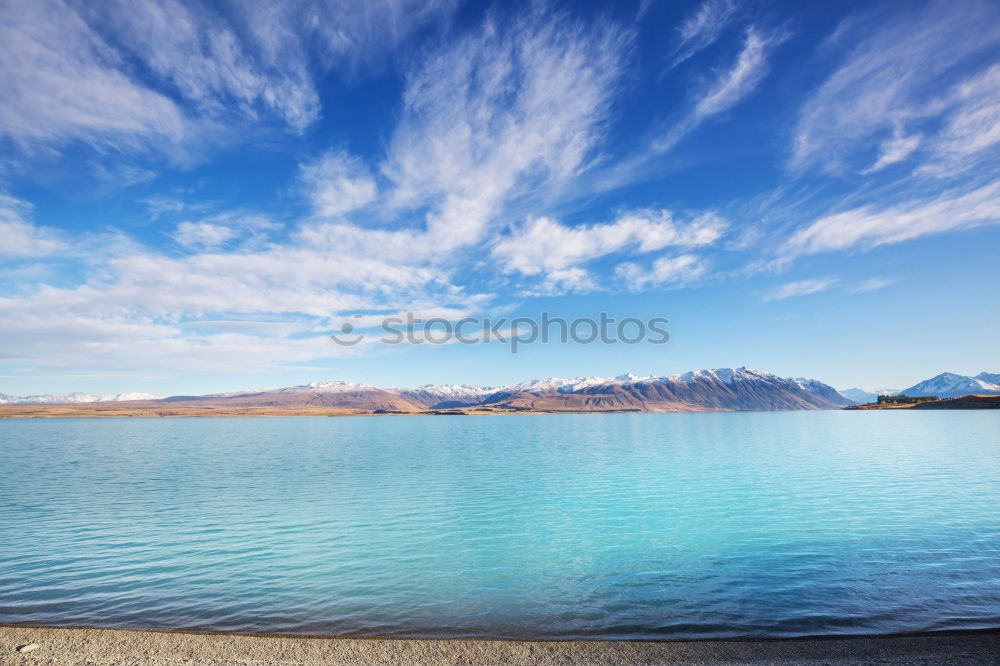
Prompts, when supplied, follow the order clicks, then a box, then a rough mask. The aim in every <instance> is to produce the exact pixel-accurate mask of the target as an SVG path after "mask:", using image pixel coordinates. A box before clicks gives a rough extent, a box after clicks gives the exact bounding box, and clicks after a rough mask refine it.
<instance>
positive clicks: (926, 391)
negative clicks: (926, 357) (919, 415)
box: [899, 372, 1000, 398]
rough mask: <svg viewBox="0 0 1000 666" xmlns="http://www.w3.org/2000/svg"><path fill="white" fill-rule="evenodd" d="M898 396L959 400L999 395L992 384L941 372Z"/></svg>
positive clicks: (998, 386)
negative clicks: (925, 396) (974, 395)
mask: <svg viewBox="0 0 1000 666" xmlns="http://www.w3.org/2000/svg"><path fill="white" fill-rule="evenodd" d="M984 374H985V373H984ZM899 393H900V395H910V396H917V395H936V396H937V397H939V398H961V397H962V396H966V395H972V394H976V393H978V394H988V395H995V394H1000V385H997V384H994V383H992V382H988V381H984V380H982V379H977V378H976V377H967V376H966V375H958V374H955V373H954V372H942V373H941V374H940V375H937V376H935V377H931V378H930V379H927V380H924V381H922V382H920V383H918V384H914V385H913V386H911V387H909V388H905V389H903V390H902V391H900V392H899Z"/></svg>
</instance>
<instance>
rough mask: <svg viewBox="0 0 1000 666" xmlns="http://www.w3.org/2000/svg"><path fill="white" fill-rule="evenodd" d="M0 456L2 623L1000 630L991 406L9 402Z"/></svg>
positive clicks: (404, 631)
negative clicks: (291, 408)
mask: <svg viewBox="0 0 1000 666" xmlns="http://www.w3.org/2000/svg"><path fill="white" fill-rule="evenodd" d="M0 455H2V457H3V459H4V460H5V461H6V464H5V470H4V474H3V476H2V477H0V622H8V623H36V624H52V625H59V624H69V625H90V626H103V627H123V628H188V629H202V630H223V631H261V632H288V633H308V634H353V635H395V636H493V637H523V638H528V637H536V638H573V637H579V638H708V637H719V638H721V637H732V636H798V635H816V634H871V633H892V632H908V631H928V630H940V629H979V628H987V627H998V626H1000V510H998V508H997V507H1000V414H998V413H996V412H931V411H928V412H910V411H888V412H786V413H710V414H605V415H596V414H585V415H507V416H467V417H459V418H454V417H443V416H441V417H435V416H376V417H343V418H221V419H103V420H102V419H71V420H62V419H45V420H3V421H0Z"/></svg>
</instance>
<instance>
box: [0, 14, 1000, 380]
mask: <svg viewBox="0 0 1000 666" xmlns="http://www.w3.org/2000/svg"><path fill="white" fill-rule="evenodd" d="M0 11H2V12H3V15H4V20H3V21H2V22H0V43H3V44H4V48H3V49H2V51H0V89H3V90H4V91H5V92H4V94H3V95H0V276H2V279H0V335H2V339H3V341H4V344H3V347H2V350H0V392H4V393H10V394H17V395H24V394H28V393H64V392H69V391H76V390H81V391H88V392H97V393H106V392H117V391H147V392H152V393H159V394H171V393H202V392H211V391H223V390H235V389H240V388H248V387H254V386H282V385H291V384H299V383H305V382H309V381H318V380H329V379H348V380H354V381H363V382H367V383H373V384H379V385H413V384H421V383H454V382H470V383H484V384H500V383H507V382H513V381H519V380H522V379H525V378H529V377H539V376H550V375H555V376H567V375H568V376H575V375H580V374H596V375H614V374H619V373H622V372H626V371H632V372H636V373H639V374H658V375H659V374H670V373H674V372H682V371H686V370H690V369H697V368H711V367H728V366H741V365H748V366H751V367H757V368H761V369H765V370H771V371H773V372H777V373H779V374H781V375H796V376H807V377H814V378H817V379H820V380H822V381H826V382H828V383H831V384H833V385H835V386H837V387H840V388H845V387H848V386H862V387H865V388H869V389H877V388H883V387H890V388H900V387H904V386H908V385H910V384H912V383H915V382H916V381H918V380H921V379H924V378H926V377H929V376H931V375H934V374H937V373H938V372H942V371H945V370H950V371H954V372H959V373H969V374H974V373H978V372H980V371H983V370H987V371H991V372H997V371H1000V347H998V346H997V344H996V340H997V338H998V323H1000V308H998V299H997V297H996V294H995V292H996V287H995V285H996V284H997V279H998V278H1000V262H998V261H997V254H998V252H997V251H998V249H1000V227H998V226H997V223H998V222H1000V170H998V163H1000V58H998V56H1000V7H998V6H997V5H996V4H995V3H991V2H977V1H960V2H948V3H945V2H931V3H885V4H877V3H876V4H871V3H849V2H830V3H797V2H786V3H782V2H750V1H747V0H743V1H740V0H707V1H705V2H691V3H684V2H666V1H658V0H651V1H650V0H643V1H641V2H620V3H614V4H613V5H612V4H610V3H578V4H571V3H556V2H552V3H546V2H508V3H495V4H492V5H490V4H487V3H462V2H458V1H457V0H413V1H410V0H394V1H390V0H384V1H374V0H373V1H369V2H364V3H351V2H326V3H309V2H271V1H269V0H256V1H254V2H249V1H247V0H227V1H225V2H217V3H212V2H193V1H181V0H159V1H156V2H153V1H150V0H138V1H136V2H127V3H126V2H106V3H86V2H73V1H66V2H60V1H55V0H38V1H37V2H21V1H19V0H0ZM406 311H413V312H416V313H419V314H420V315H422V316H425V317H426V316H442V317H446V318H450V319H459V318H461V317H464V316H479V317H483V316H494V317H496V316H537V315H538V314H539V313H541V312H542V311H546V312H550V313H552V314H554V315H559V316H563V317H578V316H579V317H583V316H590V317H593V316H596V315H597V314H598V313H600V312H608V313H609V314H611V315H612V316H615V317H618V318H621V317H627V316H639V317H652V316H662V317H667V318H669V319H670V320H671V325H670V327H669V328H670V332H671V335H672V338H671V341H670V342H669V343H668V344H666V345H648V344H647V345H632V346H630V345H621V344H618V345H602V344H592V345H574V344H567V345H559V344H548V345H541V344H538V345H534V346H529V347H526V348H524V349H523V350H522V351H521V352H520V353H518V354H517V355H512V354H510V352H509V351H508V349H507V348H506V347H504V346H502V345H498V344H490V345H473V346H469V345H440V346H432V345H398V346H386V345H381V344H378V343H375V342H372V343H371V344H369V343H368V341H366V342H365V343H364V344H359V345H357V346H354V347H341V346H338V345H336V344H334V343H332V341H331V340H330V339H329V337H328V335H329V333H330V332H331V331H336V330H338V329H339V327H340V326H341V324H342V323H343V322H344V321H352V319H351V317H352V315H355V314H362V315H365V316H366V319H364V321H370V320H374V318H377V317H378V316H382V315H387V314H388V315H391V314H395V313H400V312H406Z"/></svg>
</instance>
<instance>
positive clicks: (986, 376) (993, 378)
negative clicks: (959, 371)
mask: <svg viewBox="0 0 1000 666" xmlns="http://www.w3.org/2000/svg"><path fill="white" fill-rule="evenodd" d="M973 379H981V380H982V381H984V382H989V383H990V384H997V385H1000V372H980V373H979V374H978V375H976V376H975V377H973Z"/></svg>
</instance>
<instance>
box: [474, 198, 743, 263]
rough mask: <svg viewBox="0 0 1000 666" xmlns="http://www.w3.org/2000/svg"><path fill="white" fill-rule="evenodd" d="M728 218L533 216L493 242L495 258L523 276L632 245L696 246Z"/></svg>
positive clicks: (645, 248) (648, 248)
mask: <svg viewBox="0 0 1000 666" xmlns="http://www.w3.org/2000/svg"><path fill="white" fill-rule="evenodd" d="M726 226H727V225H726V222H725V221H724V220H722V219H721V218H719V217H717V216H715V215H712V214H706V215H702V216H701V217H699V218H697V219H695V220H693V221H691V222H688V223H678V222H675V221H674V219H673V216H672V215H671V214H670V213H669V212H668V211H649V210H640V211H635V212H632V213H628V214H625V215H622V216H620V217H619V218H618V219H616V220H615V221H614V222H611V223H607V224H594V225H589V226H580V227H568V226H565V225H563V224H560V223H559V222H556V221H555V220H552V219H550V218H546V217H540V218H535V219H532V220H529V221H528V223H527V224H526V225H525V226H524V227H523V228H522V229H519V230H517V231H515V232H514V234H512V235H511V236H509V237H507V238H504V239H501V240H500V241H499V242H497V244H496V245H495V246H494V247H493V257H494V259H495V260H496V261H498V262H500V264H501V265H502V267H503V269H504V270H507V271H516V272H519V273H521V274H524V275H537V274H539V273H543V272H549V273H551V272H554V271H561V270H565V269H568V268H572V267H575V266H576V265H577V264H580V263H582V262H586V261H590V260H592V259H596V258H597V257H602V256H604V255H608V254H611V253H614V252H620V251H622V250H625V249H631V250H634V251H635V252H640V253H644V252H653V251H655V250H661V249H663V248H665V247H668V246H675V247H698V246H704V245H710V244H712V243H714V242H715V241H716V240H718V239H719V238H720V237H721V236H722V234H723V232H724V230H725V228H726Z"/></svg>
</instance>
